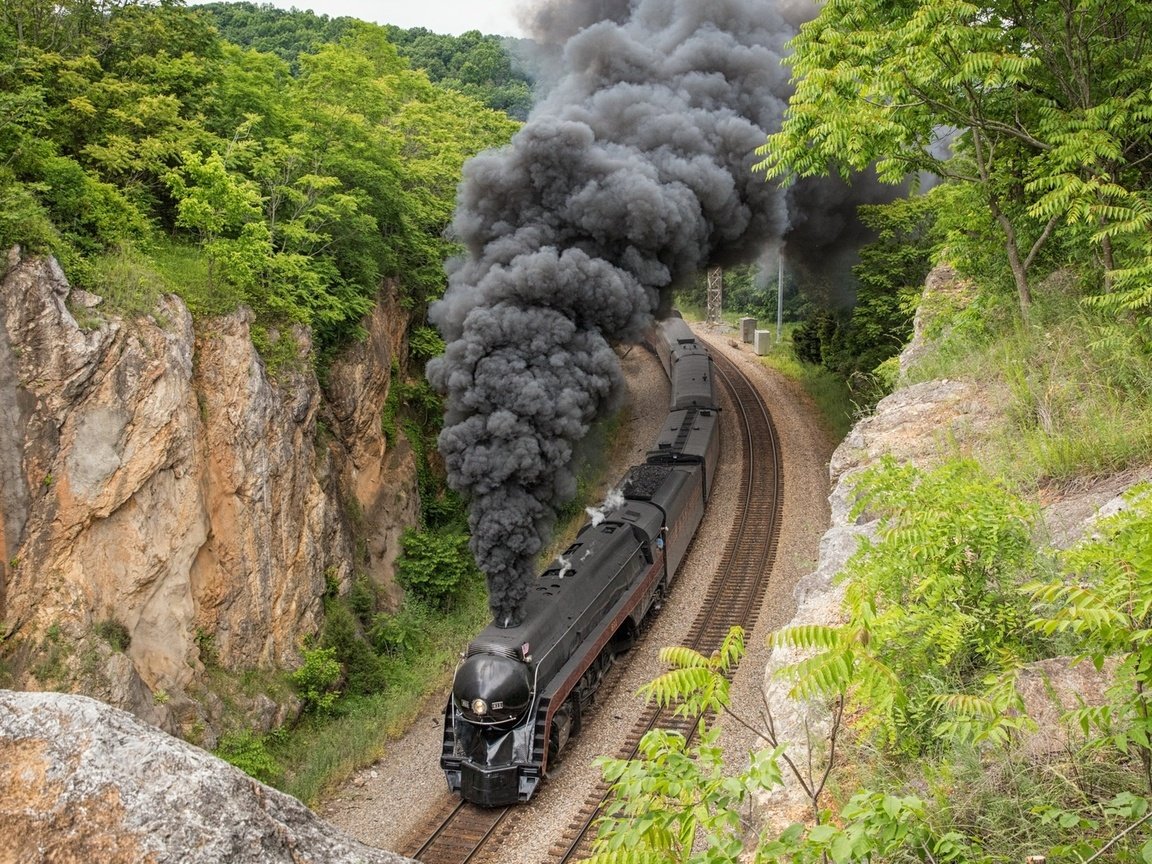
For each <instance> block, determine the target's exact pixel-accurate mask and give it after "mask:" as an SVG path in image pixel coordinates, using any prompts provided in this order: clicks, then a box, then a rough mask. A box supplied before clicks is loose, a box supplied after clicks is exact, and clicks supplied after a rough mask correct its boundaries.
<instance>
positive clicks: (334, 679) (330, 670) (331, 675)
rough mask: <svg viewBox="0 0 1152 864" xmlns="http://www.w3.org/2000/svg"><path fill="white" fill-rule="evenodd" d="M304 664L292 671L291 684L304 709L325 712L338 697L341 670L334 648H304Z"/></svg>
mask: <svg viewBox="0 0 1152 864" xmlns="http://www.w3.org/2000/svg"><path fill="white" fill-rule="evenodd" d="M303 653H304V665H302V666H301V667H300V668H299V669H297V670H296V671H294V672H293V673H292V685H293V686H294V687H295V688H296V691H297V692H298V693H299V694H300V698H301V699H303V700H304V708H305V710H311V711H316V712H318V713H321V714H323V713H327V712H328V711H331V710H332V706H333V705H334V704H335V703H336V700H337V699H338V698H339V697H340V691H339V690H337V689H336V687H337V685H338V684H339V683H340V678H341V676H342V670H341V669H340V664H339V663H338V662H337V661H336V649H335V648H314V649H307V648H305V649H304V652H303Z"/></svg>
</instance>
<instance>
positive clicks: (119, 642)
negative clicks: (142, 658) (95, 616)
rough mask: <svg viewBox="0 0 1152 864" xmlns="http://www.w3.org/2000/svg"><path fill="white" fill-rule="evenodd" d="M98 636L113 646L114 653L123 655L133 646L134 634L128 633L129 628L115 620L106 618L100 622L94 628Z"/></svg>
mask: <svg viewBox="0 0 1152 864" xmlns="http://www.w3.org/2000/svg"><path fill="white" fill-rule="evenodd" d="M93 629H94V630H95V631H96V635H97V636H99V637H100V638H101V639H103V640H104V641H105V642H107V643H108V644H109V645H111V646H112V650H113V651H120V652H121V653H123V652H124V651H127V650H128V646H129V645H131V644H132V634H130V633H129V632H128V628H127V627H125V626H124V625H123V624H121V623H120V622H119V621H117V620H116V619H115V618H106V619H105V620H103V621H100V622H98V623H97V624H96V626H95V627H94V628H93Z"/></svg>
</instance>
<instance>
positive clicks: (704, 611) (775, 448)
mask: <svg viewBox="0 0 1152 864" xmlns="http://www.w3.org/2000/svg"><path fill="white" fill-rule="evenodd" d="M713 360H714V362H715V364H716V371H717V372H718V373H719V374H720V376H721V378H722V379H723V383H724V386H725V389H726V390H727V391H728V393H729V394H730V395H731V397H732V403H733V410H734V411H735V413H736V414H737V415H738V418H739V422H740V434H741V439H742V442H741V443H742V447H743V451H744V472H743V476H742V478H741V483H740V502H741V512H740V515H739V516H738V518H737V520H736V523H735V525H733V528H732V531H731V533H730V534H729V536H728V541H727V543H726V544H725V548H724V554H723V556H722V557H721V559H720V563H719V564H718V565H717V568H716V573H717V576H716V578H713V580H712V584H711V587H710V588H709V590H708V593H707V594H706V595H705V598H704V605H703V607H702V608H701V610H700V614H699V615H697V617H696V620H695V622H693V624H692V627H691V628H690V629H689V631H688V635H687V636H686V637H685V639H684V640H683V642H682V644H684V645H687V646H688V647H690V648H694V649H695V650H697V651H699V652H700V653H702V654H710V653H711V652H712V651H714V650H716V649H717V648H719V647H720V645H721V643H722V642H723V641H724V637H725V636H727V635H728V631H729V630H730V629H731V628H732V627H734V626H737V625H739V626H741V627H743V628H744V629H745V630H746V631H751V630H752V628H753V627H754V626H755V624H756V619H757V617H758V615H759V612H760V606H761V604H762V602H763V599H764V594H765V592H766V591H767V589H768V577H769V573H770V571H771V569H772V562H773V561H774V560H775V557H776V546H777V543H778V541H779V536H780V512H781V509H782V505H783V501H784V496H783V482H782V473H783V466H782V465H781V460H780V441H779V437H778V436H777V434H776V429H775V427H774V426H773V425H772V419H771V417H770V416H769V414H768V408H767V406H766V405H765V404H764V401H763V399H761V398H760V393H759V391H758V390H757V389H756V387H755V386H754V385H753V383H752V382H751V381H750V380H749V379H748V377H747V376H746V375H745V374H744V373H743V372H742V371H740V369H739V368H738V367H737V366H736V364H734V363H733V362H732V361H731V360H729V359H728V358H727V357H725V356H724V355H723V354H721V353H720V352H718V351H714V352H713ZM696 726H697V721H696V720H694V719H690V718H684V717H677V716H676V715H675V714H674V713H673V711H672V709H671V708H658V707H656V706H654V705H648V706H646V707H645V709H644V712H643V714H642V715H641V716H640V719H638V720H637V721H636V724H635V725H634V726H633V728H632V730H631V732H630V733H629V734H628V737H627V738H626V739H625V741H624V743H623V745H622V746H621V747H620V749H619V751H618V752H617V754H616V758H617V759H632V758H635V756H636V754H637V753H638V752H639V748H640V739H641V738H643V737H644V735H645V734H646V733H647V732H648V731H650V730H651V729H655V728H660V729H667V730H670V731H675V732H679V733H681V734H682V735H684V736H685V737H686V738H688V739H689V740H691V739H692V738H693V737H694V735H695V732H696ZM607 796H608V784H606V783H604V782H603V781H601V782H599V783H597V785H596V787H595V788H594V789H593V791H592V792H591V793H590V794H589V795H588V797H587V799H585V802H584V804H583V805H582V806H581V808H580V812H579V813H578V814H577V815H576V817H574V818H573V820H572V821H571V823H570V824H569V826H568V828H567V829H566V830H565V832H564V836H563V838H562V840H561V841H560V842H558V843H556V844H555V845H554V846H553V847H552V850H551V852H550V854H549V856H548V864H567V862H572V861H578V860H580V859H581V858H586V857H588V856H589V855H591V854H592V840H593V839H594V837H595V830H594V826H595V822H596V820H597V818H598V817H599V815H600V811H601V808H602V806H603V804H604V801H605V799H606V798H607Z"/></svg>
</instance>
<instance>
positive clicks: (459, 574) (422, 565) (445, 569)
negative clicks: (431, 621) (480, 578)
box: [396, 529, 479, 609]
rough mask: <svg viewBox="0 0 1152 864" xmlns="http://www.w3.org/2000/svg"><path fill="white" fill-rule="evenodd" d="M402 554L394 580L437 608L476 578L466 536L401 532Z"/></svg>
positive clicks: (445, 604)
mask: <svg viewBox="0 0 1152 864" xmlns="http://www.w3.org/2000/svg"><path fill="white" fill-rule="evenodd" d="M401 543H402V544H403V548H404V554H403V555H402V556H401V557H400V558H399V559H398V560H397V562H396V579H397V581H398V582H399V583H400V585H401V587H402V588H404V590H405V591H408V592H409V593H410V594H411V595H412V596H413V597H415V598H417V599H419V600H422V601H424V602H425V603H428V604H429V605H430V606H432V607H434V608H438V609H444V608H446V607H447V606H449V605H450V602H451V600H452V598H453V597H454V596H455V595H456V593H457V592H458V591H459V589H460V587H461V586H462V585H464V584H465V583H466V582H467V581H468V580H469V579H470V578H472V577H473V576H475V575H477V574H478V572H479V571H477V569H476V564H475V561H474V560H473V558H472V553H471V552H469V551H468V537H467V535H465V534H462V533H456V532H451V531H441V532H436V531H415V530H411V529H410V530H408V531H405V532H404V536H403V538H402V539H401Z"/></svg>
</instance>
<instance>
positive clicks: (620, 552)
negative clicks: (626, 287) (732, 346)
mask: <svg viewBox="0 0 1152 864" xmlns="http://www.w3.org/2000/svg"><path fill="white" fill-rule="evenodd" d="M651 341H653V342H654V343H655V349H656V353H657V354H658V355H659V357H660V361H661V363H662V364H663V366H664V370H665V372H667V374H668V377H669V382H670V385H671V405H670V406H669V413H668V416H667V418H666V420H665V423H664V425H663V426H662V428H661V433H660V436H659V438H658V439H657V441H656V444H655V446H654V447H653V449H652V450H650V451H649V452H648V454H647V456H646V459H645V462H644V463H643V464H641V465H635V466H633V467H632V468H630V469H629V470H628V473H627V474H626V475H625V477H624V480H623V483H622V487H621V491H622V493H623V496H624V503H623V504H622V505H621V506H619V507H617V508H616V509H614V510H612V511H610V512H608V513H607V514H605V515H604V518H603V519H597V520H596V521H594V522H589V523H587V524H585V525H584V526H583V528H581V530H580V533H579V534H578V536H577V537H576V540H575V542H573V543H572V545H571V546H569V547H568V548H567V549H566V550H565V551H564V552H563V553H562V554H561V555H560V556H558V557H557V558H556V560H555V561H553V562H552V564H551V566H549V567H548V569H546V570H545V571H544V572H543V573H541V574H540V575H539V576H538V577H537V579H536V582H535V584H534V586H533V588H532V590H531V591H530V592H529V595H528V599H527V601H526V602H525V608H524V615H523V618H522V620H521V622H520V623H519V624H518V625H516V626H513V627H499V626H497V625H496V624H491V625H489V626H488V627H487V628H486V629H485V630H483V631H482V632H481V633H480V634H479V635H478V636H477V637H476V638H475V639H473V640H472V642H471V643H470V644H469V646H468V649H467V651H466V652H465V654H464V657H463V659H462V660H461V662H460V664H459V666H458V667H457V668H456V675H455V679H454V680H453V683H452V692H451V694H450V695H449V697H448V704H447V706H446V707H445V709H444V740H443V749H442V751H441V756H440V766H441V767H442V768H443V769H444V773H445V776H446V778H447V780H448V786H449V788H450V789H451V790H452V791H454V792H459V793H460V794H461V796H462V797H463V798H464V799H465V800H467V801H471V802H473V803H475V804H479V805H482V806H486V807H497V806H507V805H510V804H515V803H517V802H519V801H527V800H528V799H529V798H531V797H532V794H533V792H535V791H536V787H537V786H538V785H539V783H540V780H541V779H542V778H543V777H544V776H545V774H546V772H547V770H548V766H549V765H550V764H553V763H554V762H555V759H556V757H557V755H558V754H559V753H560V751H561V750H563V749H564V746H565V744H566V743H567V742H568V740H569V739H570V738H571V737H572V736H573V735H575V734H576V733H577V732H578V731H579V729H580V722H581V718H582V716H583V715H584V713H585V711H586V710H587V708H588V707H589V705H590V704H591V702H592V699H593V696H594V694H595V692H596V689H597V688H598V687H599V685H600V682H601V680H602V679H603V677H604V674H605V672H606V671H607V670H608V668H609V667H610V666H611V664H612V661H613V660H614V658H615V657H616V656H617V655H618V654H620V653H622V652H624V651H626V650H628V648H630V647H631V646H632V644H633V643H634V641H635V639H636V636H637V634H638V632H639V630H640V627H641V625H642V624H643V622H644V621H645V619H646V617H647V616H648V615H649V614H650V613H651V612H653V611H654V610H656V609H658V608H659V606H660V604H661V602H662V601H663V599H664V597H665V595H666V594H667V593H668V590H669V587H670V586H671V583H672V580H673V578H674V577H675V575H676V572H677V570H678V568H679V566H680V564H681V562H682V561H683V559H684V556H685V554H686V552H687V549H688V546H689V544H690V543H691V541H692V537H693V536H694V535H695V533H696V529H697V527H698V526H699V525H700V521H701V519H703V517H704V507H705V505H706V503H707V501H708V496H709V494H710V491H711V488H712V481H713V478H714V476H715V473H716V467H717V463H718V461H719V456H720V430H719V424H718V409H719V406H718V405H717V401H716V399H717V397H716V392H715V384H714V379H713V367H712V358H711V355H710V354H709V353H708V351H707V350H706V349H705V348H704V346H703V345H701V344H700V342H699V341H698V340H697V339H696V337H695V335H694V334H693V333H692V331H691V329H690V328H689V327H688V325H687V324H685V323H684V322H683V321H682V320H680V319H679V318H672V319H668V320H667V321H664V322H662V323H661V324H660V325H659V326H658V327H657V328H656V329H655V332H654V334H653V339H652V340H651Z"/></svg>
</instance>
